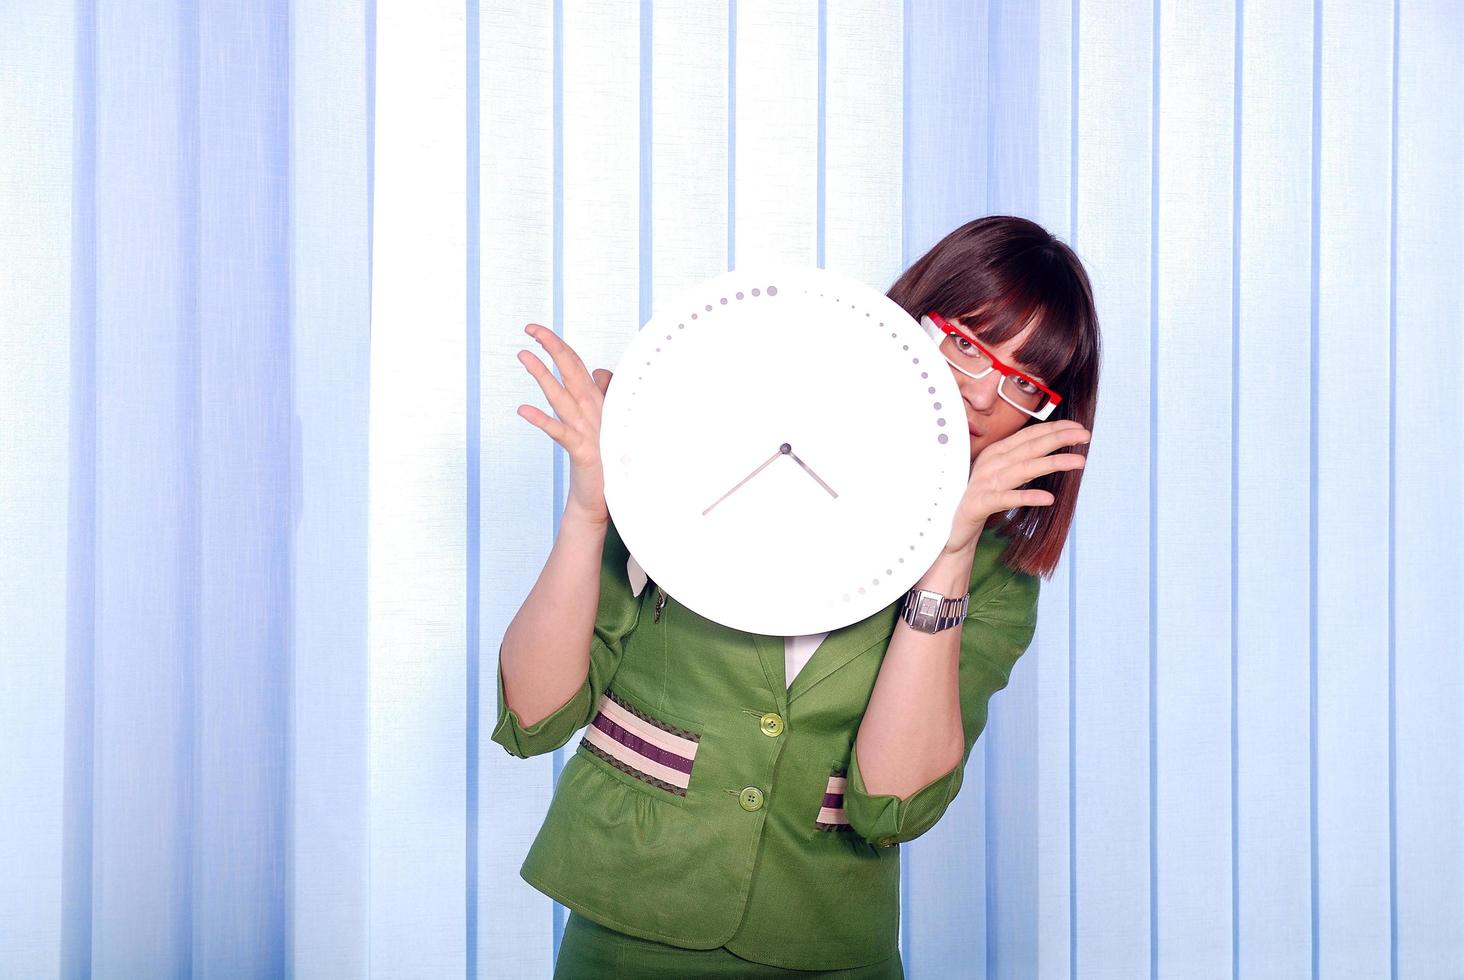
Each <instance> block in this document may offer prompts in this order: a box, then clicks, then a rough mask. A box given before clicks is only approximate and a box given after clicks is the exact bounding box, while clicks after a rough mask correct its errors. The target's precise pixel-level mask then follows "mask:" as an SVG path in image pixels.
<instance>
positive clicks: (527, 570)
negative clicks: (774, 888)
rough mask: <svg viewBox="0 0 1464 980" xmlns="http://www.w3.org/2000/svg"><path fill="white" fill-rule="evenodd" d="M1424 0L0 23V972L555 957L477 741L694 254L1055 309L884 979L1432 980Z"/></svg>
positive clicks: (1460, 117) (1445, 605)
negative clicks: (964, 228) (1075, 378)
mask: <svg viewBox="0 0 1464 980" xmlns="http://www.w3.org/2000/svg"><path fill="white" fill-rule="evenodd" d="M1461 55H1464V12H1461V9H1460V8H1459V7H1458V5H1457V4H1455V3H1453V2H1451V0H1366V2H1364V0H1350V2H1340V0H1313V2H1311V3H1307V2H1298V0H1227V2H1213V3H1192V2H1181V0H1154V2H1150V3H1138V2H1134V0H974V2H957V0H932V2H924V0H921V2H916V0H903V2H902V0H806V2H803V0H778V2H773V0H765V2H751V0H740V2H739V0H725V2H723V0H718V2H715V3H713V2H708V0H696V2H692V0H677V2H670V0H662V2H652V0H622V2H617V3H606V2H590V0H538V2H531V3H526V2H519V0H513V2H510V0H467V2H466V3H463V2H452V3H447V2H440V0H413V2H411V3H408V2H405V0H363V2H361V3H342V2H332V0H293V2H290V0H253V2H251V3H248V4H237V3H228V2H224V0H128V2H125V3H124V2H121V0H69V2H61V0H24V2H12V3H3V4H0V869H3V871H0V975H3V976H7V977H9V976H16V977H20V976H25V977H45V976H57V975H63V976H66V977H79V976H86V975H95V976H98V977H133V976H183V975H198V976H246V975H247V976H282V975H293V976H300V977H322V978H326V977H329V978H337V977H351V976H363V977H364V976H368V975H369V976H375V977H398V976H401V977H407V976H424V977H426V976H430V977H449V976H472V977H494V978H498V977H524V978H540V977H547V976H548V975H549V974H550V972H551V970H552V962H553V956H554V953H555V950H556V949H557V945H558V941H559V936H560V934H561V930H562V927H563V922H564V909H563V908H562V907H559V906H557V905H556V904H555V903H553V902H551V901H550V900H549V899H547V898H546V897H544V896H542V895H541V894H539V893H538V892H536V891H534V890H533V889H532V888H530V887H529V886H528V885H527V884H525V883H524V882H523V881H522V880H521V879H519V878H518V875H517V870H518V866H519V864H520V862H521V861H522V858H523V855H524V853H525V851H526V849H527V847H528V845H529V842H530V841H531V840H532V838H533V835H534V833H535V831H536V830H537V828H538V824H539V820H540V817H541V815H542V813H543V812H544V809H545V808H546V806H547V804H548V801H549V797H550V794H551V792H552V790H553V785H554V780H555V778H556V776H557V774H558V771H559V768H560V766H561V764H562V762H563V752H562V751H561V752H560V753H556V754H555V755H554V756H552V757H551V756H546V757H540V758H537V759H534V760H527V761H525V760H515V759H511V758H509V757H508V756H506V755H505V754H504V753H502V752H501V751H500V750H498V749H497V747H496V746H494V745H493V744H492V743H491V742H490V741H489V740H488V738H487V735H488V728H489V727H490V725H488V724H485V719H486V720H488V721H489V722H490V723H491V719H492V717H493V713H494V712H495V710H496V707H497V706H496V703H495V690H494V686H493V669H494V664H493V661H492V657H493V656H494V652H495V651H496V649H497V644H498V641H499V639H500V638H501V636H502V633H503V630H504V629H505V627H506V626H507V623H508V621H509V620H510V619H511V617H512V616H513V614H514V612H515V611H516V610H517V608H518V606H519V603H520V602H521V601H522V599H523V597H524V596H525V595H526V594H527V592H528V589H529V587H530V585H531V584H532V582H533V580H534V578H535V577H536V575H537V573H538V570H539V568H540V567H541V566H542V563H543V560H544V558H545V557H546V555H547V553H548V550H549V548H550V546H551V544H552V541H553V539H554V535H555V533H556V530H557V515H558V514H559V512H560V509H561V507H562V505H563V501H564V497H565V493H566V492H567V477H568V467H567V460H566V459H565V458H564V456H563V453H562V452H560V451H558V450H557V449H556V448H555V447H554V445H553V444H552V442H551V441H550V440H548V439H547V438H546V437H545V436H544V435H543V433H542V432H540V431H539V430H537V429H535V428H534V427H533V426H531V425H529V424H527V423H525V422H524V421H523V420H522V419H520V418H519V417H518V416H517V415H516V414H515V408H516V407H517V406H518V405H520V404H523V403H526V402H527V403H533V404H538V405H540V406H541V407H547V406H544V403H543V399H542V395H541V394H540V393H539V391H538V388H537V385H535V384H534V382H533V380H532V378H530V377H529V376H528V375H527V373H526V372H524V371H523V369H522V367H521V365H519V364H518V363H517V362H516V361H515V359H514V358H515V354H516V352H517V351H519V350H521V349H526V348H531V349H532V348H534V347H535V345H533V344H532V343H531V342H530V341H529V339H528V338H527V337H526V335H525V334H524V333H523V331H522V328H523V325H524V323H526V322H528V321H531V320H533V321H537V322H541V323H545V324H548V325H551V326H553V328H554V329H555V330H556V331H557V332H558V333H560V334H561V335H563V336H564V337H566V338H567V339H568V340H569V341H570V343H571V344H572V345H573V346H574V347H575V348H576V349H577V350H578V351H579V352H580V353H581V355H582V356H583V357H584V358H585V360H586V361H587V363H589V364H590V366H592V367H601V366H603V367H609V368H613V367H614V366H615V364H616V361H617V360H618V357H619V354H620V352H621V351H622V350H623V349H624V347H625V345H626V343H627V340H628V338H629V337H630V336H631V335H633V333H634V331H635V330H636V329H637V328H638V327H639V325H640V324H642V323H643V322H645V320H646V319H647V318H648V317H649V316H650V314H651V312H652V311H653V310H654V309H655V304H656V301H657V297H659V296H664V295H667V294H669V293H671V292H673V291H675V290H677V289H678V288H680V287H682V286H685V285H689V284H690V283H693V282H695V281H697V280H699V279H702V278H705V277H707V276H710V275H713V274H715V273H718V272H721V271H724V270H725V269H728V268H731V267H733V266H734V265H736V264H738V263H739V262H743V261H749V262H750V261H759V260H764V259H779V260H789V261H797V262H806V263H811V264H818V265H822V266H826V267H829V268H833V269H837V270H840V271H842V272H845V273H846V274H850V275H854V276H857V277H859V278H861V279H863V280H865V281H866V282H868V283H869V284H870V285H872V286H875V287H877V288H881V289H883V288H887V287H888V285H889V284H890V282H892V281H893V279H894V278H895V276H896V275H898V273H899V272H900V271H901V270H902V269H903V268H904V267H905V266H906V265H907V264H908V263H910V262H912V261H913V260H914V259H916V258H917V257H919V255H920V254H922V253H923V252H924V250H925V249H927V248H929V246H930V245H932V244H933V243H934V242H935V241H936V240H937V239H938V238H940V237H941V236H942V235H944V234H945V232H947V231H949V230H950V229H952V228H953V227H955V226H956V225H958V224H960V223H962V222H964V221H966V220H969V219H971V218H973V217H976V216H978V215H981V214H985V213H993V212H996V213H1016V214H1022V215H1026V216H1028V217H1032V218H1034V219H1036V220H1038V221H1039V222H1041V223H1043V224H1044V225H1046V226H1047V227H1048V228H1049V229H1050V230H1051V231H1053V232H1054V233H1055V234H1057V235H1059V236H1060V237H1062V238H1064V239H1065V240H1066V241H1068V242H1070V243H1071V244H1072V245H1073V246H1074V247H1075V248H1076V250H1077V252H1078V254H1079V255H1080V256H1081V257H1082V258H1083V260H1084V261H1085V263H1086V264H1087V265H1088V268H1089V270H1090V272H1091V274H1092V277H1093V281H1094V286H1095V290H1096V296H1097V301H1098V307H1099V312H1100V316H1101V318H1102V322H1103V327H1104V363H1103V385H1102V397H1101V400H1100V409H1099V417H1098V420H1097V422H1096V423H1095V426H1094V436H1095V438H1094V445H1093V448H1092V452H1091V459H1090V464H1089V466H1088V468H1087V473H1086V477H1085V480H1084V485H1085V488H1086V493H1085V494H1084V497H1083V500H1082V503H1081V505H1080V507H1079V511H1078V517H1077V520H1076V523H1075V524H1074V527H1073V531H1072V536H1071V539H1070V541H1069V544H1068V549H1067V552H1066V555H1065V559H1064V562H1063V564H1062V566H1061V567H1060V568H1059V569H1058V571H1057V574H1056V575H1055V576H1054V577H1053V578H1052V579H1051V580H1050V581H1049V582H1046V583H1044V589H1043V597H1042V607H1041V612H1040V622H1039V627H1038V633H1037V638H1036V640H1035V642H1034V644H1033V646H1032V648H1031V650H1030V651H1029V652H1028V654H1027V656H1025V657H1024V658H1023V659H1022V661H1021V662H1020V663H1019V664H1018V667H1017V669H1016V672H1015V673H1014V674H1013V677H1012V682H1011V685H1010V686H1009V687H1008V688H1007V690H1005V691H1004V692H1002V693H1001V694H1000V695H998V697H997V698H996V699H995V700H994V701H993V704H992V710H991V717H990V722H989V725H988V728H987V730H986V732H985V734H984V735H983V736H982V739H981V742H980V743H979V745H978V748H977V750H976V752H975V753H974V754H973V756H972V759H971V762H970V767H969V769H968V771H967V775H966V781H965V785H964V788H963V790H962V792H961V794H960V796H959V797H958V798H957V800H956V802H955V804H954V805H953V807H952V809H951V810H950V811H949V812H948V814H947V816H946V817H945V819H944V820H943V821H942V822H941V823H940V825H939V826H937V827H936V828H935V829H934V830H933V831H931V832H930V833H929V834H927V835H926V836H924V837H922V838H920V839H919V840H917V841H915V842H913V843H912V844H911V845H909V846H908V847H906V848H905V849H904V875H905V877H904V889H903V900H902V907H903V911H902V950H903V955H904V958H905V962H906V965H907V970H908V973H909V975H910V976H912V977H920V978H945V977H983V976H986V977H1013V978H1018V977H1032V976H1042V977H1057V976H1070V977H1080V976H1120V977H1134V976H1165V977H1197V976H1247V977H1251V976H1257V977H1271V976H1275V977H1299V976H1312V977H1316V976H1322V975H1326V976H1366V977H1380V976H1394V977H1429V978H1433V977H1440V978H1442V977H1457V976H1464V829H1461V828H1464V601H1461V595H1464V465H1461V462H1460V460H1461V459H1464V410H1461V407H1460V401H1459V399H1458V398H1457V396H1456V394H1455V389H1456V385H1457V381H1458V378H1459V377H1460V376H1461V374H1464V332H1461V325H1464V315H1461V314H1464V289H1461V286H1460V270H1461V269H1464V83H1461V81H1460V76H1459V74H1458V67H1459V61H1460V58H1461Z"/></svg>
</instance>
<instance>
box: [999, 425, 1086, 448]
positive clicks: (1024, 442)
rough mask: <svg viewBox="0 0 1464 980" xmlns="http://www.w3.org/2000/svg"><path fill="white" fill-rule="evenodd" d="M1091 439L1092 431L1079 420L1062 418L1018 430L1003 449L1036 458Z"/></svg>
mask: <svg viewBox="0 0 1464 980" xmlns="http://www.w3.org/2000/svg"><path fill="white" fill-rule="evenodd" d="M1018 436H1020V437H1021V438H1018ZM1091 439H1092V433H1091V432H1089V431H1088V430H1087V429H1085V428H1083V426H1081V425H1080V424H1078V423H1077V422H1074V421H1072V420H1071V419H1060V420H1059V421H1057V422H1046V423H1043V424H1042V425H1033V426H1029V427H1028V428H1026V429H1019V430H1017V435H1015V436H1012V437H1011V438H1010V442H1009V444H1008V445H1005V446H1003V449H1004V452H1005V453H1006V454H1012V455H1016V456H1019V457H1028V458H1034V457H1040V456H1045V455H1047V454H1048V453H1050V452H1052V451H1053V450H1054V449H1060V448H1062V447H1063V446H1073V445H1082V444H1085V443H1087V442H1089V441H1091ZM1003 441H1006V440H1003ZM993 445H998V446H1000V445H1002V443H993Z"/></svg>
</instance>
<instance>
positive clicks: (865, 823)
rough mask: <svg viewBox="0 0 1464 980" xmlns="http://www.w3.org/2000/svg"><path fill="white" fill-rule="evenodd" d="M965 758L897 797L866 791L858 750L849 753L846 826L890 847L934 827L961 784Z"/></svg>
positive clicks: (846, 785)
mask: <svg viewBox="0 0 1464 980" xmlns="http://www.w3.org/2000/svg"><path fill="white" fill-rule="evenodd" d="M965 761H966V760H965V759H964V758H962V760H961V762H960V763H958V764H957V765H956V767H955V768H954V769H952V770H951V771H949V772H947V773H944V774H942V775H940V776H936V777H935V778H934V779H932V780H931V781H930V782H928V783H926V784H925V785H924V786H922V787H920V788H919V789H917V790H916V791H915V792H913V793H911V794H910V795H909V796H908V797H905V798H904V799H901V798H900V797H898V796H895V795H894V794H892V793H879V794H874V793H870V792H869V791H868V790H867V789H865V786H864V776H863V775H862V774H861V773H860V772H859V750H858V748H857V747H856V748H854V749H853V750H851V752H850V755H849V778H848V779H847V780H846V781H845V784H844V815H845V816H846V817H847V818H848V820H849V826H851V827H853V828H854V831H855V833H857V834H859V835H860V836H861V837H863V838H864V839H865V840H866V841H868V842H869V843H871V844H874V845H876V846H878V847H894V846H895V845H896V844H903V843H904V842H905V841H909V840H914V839H915V838H916V837H919V836H920V835H921V834H923V833H925V832H926V831H927V830H929V829H930V828H931V827H934V826H935V824H936V821H938V820H939V819H940V818H941V815H942V814H944V813H945V811H946V808H947V807H949V806H950V803H951V800H952V799H953V798H954V797H955V795H956V792H957V791H958V790H959V789H960V788H961V780H962V778H963V773H964V770H965Z"/></svg>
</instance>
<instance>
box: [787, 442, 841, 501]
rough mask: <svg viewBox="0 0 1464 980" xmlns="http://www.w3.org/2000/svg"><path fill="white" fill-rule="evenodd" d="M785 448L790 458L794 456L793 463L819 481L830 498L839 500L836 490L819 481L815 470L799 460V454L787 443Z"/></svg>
mask: <svg viewBox="0 0 1464 980" xmlns="http://www.w3.org/2000/svg"><path fill="white" fill-rule="evenodd" d="M783 448H784V449H785V450H786V451H787V453H788V455H789V456H792V457H793V462H795V463H797V464H798V465H799V466H801V467H803V471H804V472H805V473H807V474H808V475H809V476H811V477H813V478H814V479H815V480H818V485H819V486H821V487H823V488H824V489H825V490H827V491H828V492H829V496H830V497H834V498H835V499H837V498H838V496H839V495H838V494H837V493H834V488H833V487H831V486H829V485H828V484H827V483H825V482H824V481H823V480H819V477H818V474H817V473H815V472H814V471H813V470H811V469H809V468H808V464H807V463H805V462H804V461H803V460H801V459H799V458H798V454H797V453H795V452H794V451H793V450H792V448H791V447H790V446H789V445H788V444H787V443H786V442H785V443H783Z"/></svg>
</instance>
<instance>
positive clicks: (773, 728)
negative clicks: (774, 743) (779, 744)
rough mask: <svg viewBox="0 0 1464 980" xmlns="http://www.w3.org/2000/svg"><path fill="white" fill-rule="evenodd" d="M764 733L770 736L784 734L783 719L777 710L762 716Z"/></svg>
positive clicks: (775, 736)
mask: <svg viewBox="0 0 1464 980" xmlns="http://www.w3.org/2000/svg"><path fill="white" fill-rule="evenodd" d="M762 733H763V734H764V735H766V736H768V737H769V738H777V737H778V736H779V735H781V734H783V719H782V717H781V716H780V715H778V714H777V712H774V711H769V712H768V713H767V714H765V715H763V716H762Z"/></svg>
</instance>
